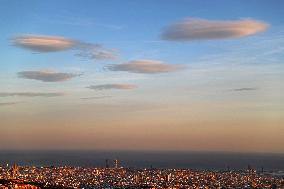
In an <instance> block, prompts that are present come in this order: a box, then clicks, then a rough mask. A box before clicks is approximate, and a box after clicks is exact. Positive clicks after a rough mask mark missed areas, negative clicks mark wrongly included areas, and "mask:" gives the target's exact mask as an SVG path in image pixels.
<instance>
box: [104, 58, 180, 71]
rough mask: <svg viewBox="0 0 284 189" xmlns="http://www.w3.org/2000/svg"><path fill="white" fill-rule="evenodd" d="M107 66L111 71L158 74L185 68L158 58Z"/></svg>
mask: <svg viewBox="0 0 284 189" xmlns="http://www.w3.org/2000/svg"><path fill="white" fill-rule="evenodd" d="M107 68H108V69H109V70H111V71H126V72H133V73H146V74H156V73H165V72H174V71H177V70H180V69H182V68H183V66H181V65H177V64H165V63H163V62H161V61H157V60H134V61H130V62H128V63H124V64H111V65H108V66H107Z"/></svg>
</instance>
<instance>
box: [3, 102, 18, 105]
mask: <svg viewBox="0 0 284 189" xmlns="http://www.w3.org/2000/svg"><path fill="white" fill-rule="evenodd" d="M19 103H20V102H0V106H10V105H15V104H19Z"/></svg>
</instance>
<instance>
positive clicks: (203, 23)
mask: <svg viewBox="0 0 284 189" xmlns="http://www.w3.org/2000/svg"><path fill="white" fill-rule="evenodd" d="M268 26H269V25H268V24H267V23H265V22H262V21H258V20H253V19H243V20H236V21H210V20H205V19H192V18H190V19H186V20H184V21H181V22H179V23H176V24H173V25H171V26H169V27H168V28H167V29H166V30H165V31H164V32H163V33H162V36H161V37H162V39H165V40H171V41H191V40H209V39H230V38H239V37H245V36H249V35H253V34H256V33H258V32H262V31H264V30H266V29H267V28H268Z"/></svg>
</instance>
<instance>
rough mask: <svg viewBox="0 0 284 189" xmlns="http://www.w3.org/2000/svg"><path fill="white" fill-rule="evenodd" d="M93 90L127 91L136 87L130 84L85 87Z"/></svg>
mask: <svg viewBox="0 0 284 189" xmlns="http://www.w3.org/2000/svg"><path fill="white" fill-rule="evenodd" d="M87 88H89V89H93V90H99V91H100V90H109V89H121V90H129V89H135V88H137V86H136V85H131V84H104V85H91V86H89V87H87Z"/></svg>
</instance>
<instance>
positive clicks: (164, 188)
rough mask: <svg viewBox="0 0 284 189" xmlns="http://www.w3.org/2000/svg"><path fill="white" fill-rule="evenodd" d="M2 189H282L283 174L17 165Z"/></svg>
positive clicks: (4, 172)
mask: <svg viewBox="0 0 284 189" xmlns="http://www.w3.org/2000/svg"><path fill="white" fill-rule="evenodd" d="M0 188H1V189H8V188H18V189H40V188H61V189H72V188H74V189H75V188H84V189H96V188H108V189H115V188H118V189H119V188H121V189H123V188H125V189H127V188H129V189H135V188H137V189H139V188H141V189H142V188H145V189H147V188H148V189H179V188H181V189H233V188H236V189H244V188H248V189H265V188H267V189H282V188H284V172H282V171H279V172H272V171H264V170H263V168H262V169H261V170H256V169H254V168H252V167H251V166H250V165H248V167H247V169H246V170H230V168H229V167H228V170H225V171H212V170H192V169H160V168H153V167H152V168H144V169H141V168H124V167H121V166H120V163H119V160H117V159H115V160H113V163H111V164H110V160H108V159H107V160H106V165H105V167H104V168H95V167H72V166H61V167H55V166H50V167H35V166H18V165H16V164H13V165H6V166H1V167H0Z"/></svg>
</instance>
